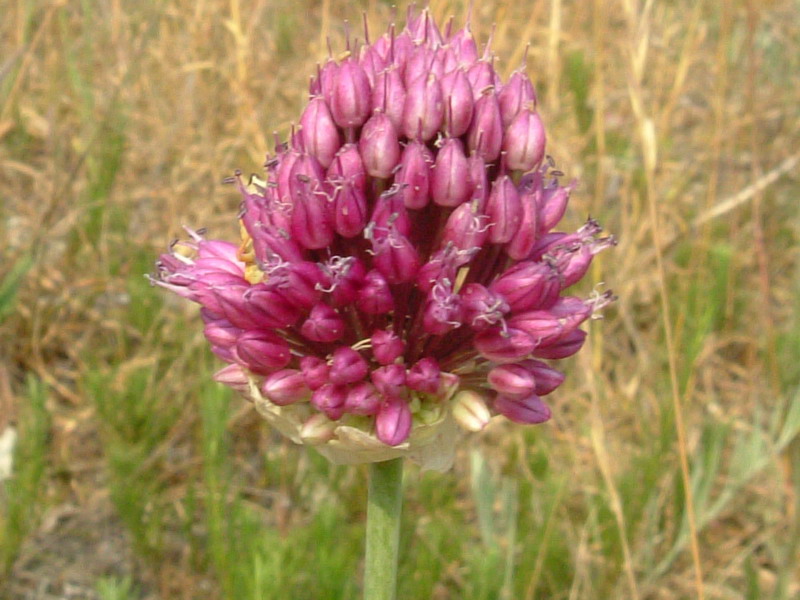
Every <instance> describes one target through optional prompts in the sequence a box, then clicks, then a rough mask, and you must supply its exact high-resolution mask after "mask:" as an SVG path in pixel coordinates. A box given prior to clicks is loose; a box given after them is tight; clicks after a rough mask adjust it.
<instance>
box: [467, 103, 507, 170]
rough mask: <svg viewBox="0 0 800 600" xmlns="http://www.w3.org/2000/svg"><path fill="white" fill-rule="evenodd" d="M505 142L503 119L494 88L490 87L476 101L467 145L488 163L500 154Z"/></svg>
mask: <svg viewBox="0 0 800 600" xmlns="http://www.w3.org/2000/svg"><path fill="white" fill-rule="evenodd" d="M502 144H503V121H502V119H501V118H500V107H499V106H498V105H497V97H496V96H495V93H494V90H493V89H489V90H487V91H485V92H484V93H483V94H481V96H480V98H478V99H477V100H476V101H475V112H474V113H473V115H472V124H471V125H470V127H469V135H468V137H467V147H468V148H469V151H470V152H474V153H475V154H477V155H479V156H480V157H481V158H483V160H485V161H486V162H487V163H491V162H494V161H495V160H497V158H498V157H499V156H500V148H501V146H502Z"/></svg>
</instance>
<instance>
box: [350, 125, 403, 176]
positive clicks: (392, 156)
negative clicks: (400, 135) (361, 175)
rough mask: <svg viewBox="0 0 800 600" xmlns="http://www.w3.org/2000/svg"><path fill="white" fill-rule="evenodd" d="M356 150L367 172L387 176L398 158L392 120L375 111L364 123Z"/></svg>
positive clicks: (395, 131)
mask: <svg viewBox="0 0 800 600" xmlns="http://www.w3.org/2000/svg"><path fill="white" fill-rule="evenodd" d="M358 150H359V152H360V153H361V158H362V159H363V160H364V167H365V168H366V170H367V173H369V174H370V175H372V176H373V177H378V178H381V179H386V178H388V177H389V176H390V175H391V174H392V172H393V171H394V168H395V167H396V166H397V162H398V161H399V160H400V142H399V141H398V139H397V130H396V129H395V126H394V125H393V124H392V121H391V119H390V118H389V117H387V116H386V115H385V114H383V113H380V112H379V113H375V114H374V115H372V116H371V117H370V118H369V120H368V121H367V122H366V123H365V124H364V127H363V129H362V130H361V139H360V140H359V142H358Z"/></svg>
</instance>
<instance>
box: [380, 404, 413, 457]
mask: <svg viewBox="0 0 800 600" xmlns="http://www.w3.org/2000/svg"><path fill="white" fill-rule="evenodd" d="M410 433H411V410H410V409H409V407H408V403H407V402H406V401H405V400H402V399H401V398H387V399H386V400H384V402H383V404H381V407H380V409H379V410H378V414H377V416H376V417H375V434H376V435H377V436H378V439H379V440H380V441H382V442H383V443H384V444H386V445H387V446H397V445H399V444H402V443H403V442H405V441H406V440H407V439H408V436H409V434H410Z"/></svg>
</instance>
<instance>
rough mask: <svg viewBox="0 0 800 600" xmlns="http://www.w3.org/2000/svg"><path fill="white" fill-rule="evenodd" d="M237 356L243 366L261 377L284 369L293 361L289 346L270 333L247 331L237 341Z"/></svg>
mask: <svg viewBox="0 0 800 600" xmlns="http://www.w3.org/2000/svg"><path fill="white" fill-rule="evenodd" d="M236 355H237V356H238V357H239V359H240V361H241V362H242V364H243V365H244V366H245V367H247V368H248V369H250V370H251V371H253V372H254V373H259V374H261V375H266V374H268V373H271V372H272V371H276V370H277V369H282V368H283V367H285V366H286V365H287V364H289V360H291V358H292V355H291V352H290V351H289V344H287V343H286V341H285V340H284V339H283V338H281V337H279V336H277V335H276V334H274V333H272V332H269V331H246V332H244V333H243V334H242V335H241V336H239V339H238V340H237V341H236Z"/></svg>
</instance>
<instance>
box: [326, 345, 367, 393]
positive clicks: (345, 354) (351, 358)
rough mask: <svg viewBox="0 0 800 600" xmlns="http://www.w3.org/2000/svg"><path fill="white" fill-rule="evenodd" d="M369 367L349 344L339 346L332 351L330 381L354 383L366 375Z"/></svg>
mask: <svg viewBox="0 0 800 600" xmlns="http://www.w3.org/2000/svg"><path fill="white" fill-rule="evenodd" d="M368 371H369V367H368V366H367V362H366V361H365V360H364V358H363V357H362V356H361V355H360V354H359V353H358V352H356V351H355V350H353V349H352V348H351V347H349V346H341V347H339V348H337V349H336V350H334V351H333V358H332V360H331V372H330V380H331V383H335V384H342V383H355V382H357V381H361V380H362V379H364V377H366V376H367V372H368Z"/></svg>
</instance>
